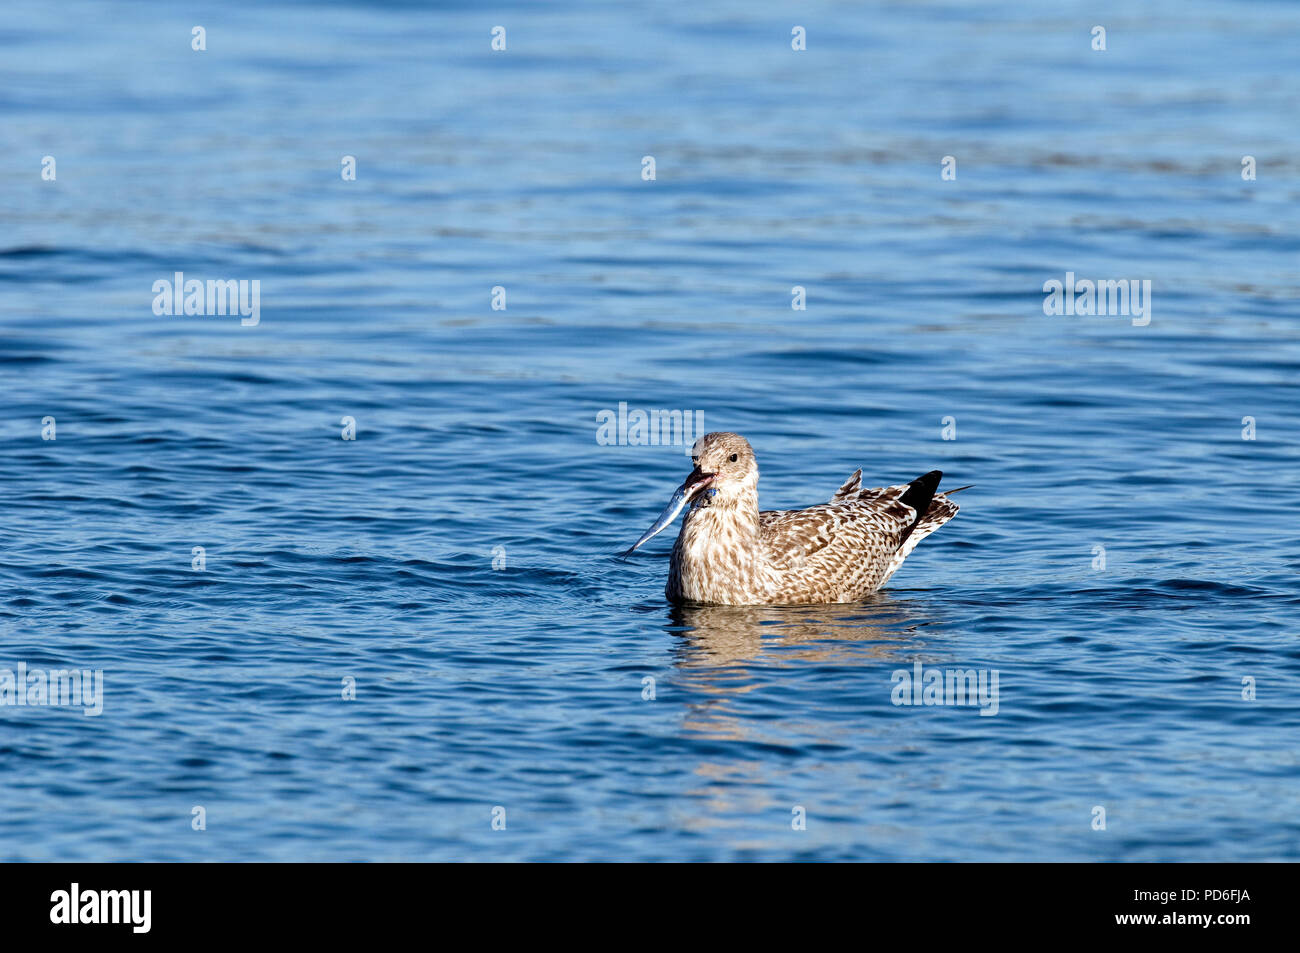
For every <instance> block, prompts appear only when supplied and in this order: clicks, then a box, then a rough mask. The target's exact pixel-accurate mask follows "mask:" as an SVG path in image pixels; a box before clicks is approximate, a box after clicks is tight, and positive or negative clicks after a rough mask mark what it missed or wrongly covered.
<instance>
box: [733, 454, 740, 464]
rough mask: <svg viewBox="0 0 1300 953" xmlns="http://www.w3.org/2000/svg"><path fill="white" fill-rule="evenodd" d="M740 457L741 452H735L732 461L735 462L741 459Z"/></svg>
mask: <svg viewBox="0 0 1300 953" xmlns="http://www.w3.org/2000/svg"><path fill="white" fill-rule="evenodd" d="M739 459H740V454H738V453H733V454H732V455H731V462H732V463H735V462H736V461H737V460H739Z"/></svg>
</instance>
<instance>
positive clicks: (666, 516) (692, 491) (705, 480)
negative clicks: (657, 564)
mask: <svg viewBox="0 0 1300 953" xmlns="http://www.w3.org/2000/svg"><path fill="white" fill-rule="evenodd" d="M715 476H717V474H716V473H701V472H700V468H699V467H696V468H695V469H694V470H692V471H691V475H690V476H688V477H687V478H686V482H685V483H683V484H682V485H681V486H679V487H678V488H677V492H675V493H674V494H673V498H672V499H671V500H669V501H668V506H667V507H665V508H664V511H663V512H662V513H660V514H659V518H658V519H657V520H655V524H654V525H653V526H651V527H650V528H649V529H648V530H646V531H645V534H644V535H643V536H642V537H641V538H640V539H638V540H637V541H636V542H635V543H633V544H632V548H631V549H629V550H628V551H627V552H625V553H624V554H623V556H624V557H627V556H630V555H632V553H634V552H636V551H637V550H638V549H640V548H641V547H642V546H643V545H645V544H646V543H648V542H649V541H650V540H652V539H654V537H656V536H658V535H659V534H660V533H662V532H663V531H664V530H665V529H666V528H667V527H668V524H669V523H671V522H672V521H673V520H675V519H677V514H678V513H680V512H681V511H682V510H684V509H686V507H687V505H688V504H689V503H690V502H691V500H693V499H695V497H696V496H698V495H699V494H700V491H701V490H703V489H704V488H705V487H706V486H708V485H709V484H710V483H712V482H713V478H714V477H715Z"/></svg>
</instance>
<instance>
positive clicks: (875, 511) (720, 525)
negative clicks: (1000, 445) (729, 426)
mask: <svg viewBox="0 0 1300 953" xmlns="http://www.w3.org/2000/svg"><path fill="white" fill-rule="evenodd" d="M691 462H692V463H693V464H694V465H695V468H694V469H693V470H692V471H691V475H690V476H688V477H687V478H686V481H685V482H684V483H683V484H682V485H681V486H680V487H678V488H677V492H676V493H674V494H673V498H672V501H671V502H669V504H668V507H667V509H665V510H664V511H663V513H662V514H661V515H660V517H659V519H658V520H656V521H655V524H654V525H653V526H651V527H650V529H648V530H647V531H646V532H645V534H644V535H643V536H642V537H641V538H640V539H639V540H637V541H636V543H635V544H634V545H633V546H632V548H631V549H629V550H628V551H627V552H625V553H623V556H624V557H626V556H630V555H631V554H632V553H633V552H635V551H636V550H637V549H639V548H640V547H641V546H643V545H644V544H645V543H646V542H648V541H649V540H650V539H651V538H652V537H654V536H656V535H658V534H659V533H660V532H662V531H663V530H664V529H665V528H666V527H667V526H668V524H670V523H671V522H672V521H673V520H674V519H676V518H677V514H678V513H680V512H681V511H682V510H683V509H686V508H687V507H689V511H688V512H687V514H686V518H685V519H684V520H683V521H682V528H681V531H680V532H679V533H678V535H677V543H676V544H675V545H674V546H673V556H672V563H671V565H670V567H669V570H668V585H667V587H666V588H665V589H664V594H665V595H666V596H667V597H668V599H669V600H670V601H672V602H676V603H703V604H707V605H728V606H743V605H807V604H823V603H835V602H856V601H858V600H859V599H862V598H864V597H865V596H868V595H870V594H871V593H873V592H875V591H876V590H877V589H879V588H880V587H881V586H883V585H884V584H885V583H886V582H887V581H888V580H889V577H890V576H892V575H893V574H894V572H895V571H896V570H897V569H898V567H899V566H901V565H902V564H903V560H904V559H906V558H907V556H908V554H909V553H911V552H912V550H913V549H915V548H916V544H917V543H919V542H920V541H921V540H923V539H925V537H927V536H929V535H930V534H931V533H933V532H934V531H935V530H936V529H938V528H939V527H940V526H942V525H943V524H944V523H946V522H948V520H950V519H952V518H953V517H954V516H956V515H957V504H956V503H953V502H952V501H951V500H950V499H948V494H949V493H956V492H958V490H965V489H969V487H964V486H963V487H959V488H958V490H949V491H947V492H946V493H939V492H937V491H938V488H939V480H940V479H941V478H942V477H943V473H942V472H941V471H939V470H931V471H930V472H929V473H926V474H924V475H923V476H919V477H917V478H916V479H915V480H913V481H912V482H910V483H899V484H895V485H894V486H886V487H879V488H876V489H864V488H863V486H862V471H861V470H858V471H857V472H855V473H854V474H853V475H852V476H851V477H849V478H848V480H846V481H845V483H844V485H843V486H841V487H840V488H839V489H838V490H836V491H835V495H834V496H832V497H831V500H830V502H829V503H820V504H818V505H816V506H810V507H807V508H806V509H802V510H759V508H758V463H757V461H756V460H755V459H754V450H753V448H752V447H750V445H749V441H748V440H746V439H745V438H744V437H742V436H740V435H739V434H734V433H708V434H705V435H704V436H702V437H700V439H699V440H697V441H696V442H695V445H694V447H692V448H691Z"/></svg>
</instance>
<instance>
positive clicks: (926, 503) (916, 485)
mask: <svg viewBox="0 0 1300 953" xmlns="http://www.w3.org/2000/svg"><path fill="white" fill-rule="evenodd" d="M942 479H943V471H942V470H931V471H930V472H929V473H926V474H923V475H921V476H919V477H917V478H916V479H915V480H913V481H912V482H911V483H909V484H907V490H906V491H905V492H904V493H903V495H902V496H901V497H900V498H899V502H901V503H902V504H904V505H905V506H910V507H911V508H912V509H914V510H915V511H916V519H914V520H912V525H911V526H909V527H908V528H907V529H906V530H905V531H904V532H903V535H902V537H901V539H900V542H901V541H902V540H905V539H907V537H909V536H911V535H912V530H914V529H916V525H917V524H918V523H920V522H921V520H922V519H923V518H924V517H925V512H926V510H928V509H929V508H930V501H931V500H933V499H934V494H935V491H936V490H938V489H939V481H940V480H942Z"/></svg>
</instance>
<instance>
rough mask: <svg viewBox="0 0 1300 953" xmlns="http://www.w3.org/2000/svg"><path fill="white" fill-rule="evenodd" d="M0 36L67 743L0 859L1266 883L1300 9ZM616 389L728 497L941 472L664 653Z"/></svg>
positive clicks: (39, 603)
mask: <svg viewBox="0 0 1300 953" xmlns="http://www.w3.org/2000/svg"><path fill="white" fill-rule="evenodd" d="M6 13H7V16H6V23H5V24H4V26H3V28H0V53H2V55H0V130H3V131H2V132H0V141H3V145H4V148H3V150H0V171H2V172H3V175H0V207H2V208H3V210H4V211H3V229H2V231H0V309H2V316H3V323H2V325H0V327H2V328H3V334H2V337H0V367H2V370H0V411H2V412H0V440H2V446H3V449H2V451H0V453H2V456H0V499H3V506H0V669H15V668H16V667H17V666H18V664H19V663H25V664H26V665H27V666H28V667H29V668H42V669H54V668H61V667H72V668H79V669H101V670H102V671H103V678H104V698H103V711H102V714H100V715H99V716H94V717H92V716H86V715H85V714H83V713H82V712H81V711H79V710H77V709H75V708H69V707H53V706H48V705H47V706H43V707H40V706H37V707H33V706H24V707H0V859H5V860H127V859H139V860H289V859H312V860H362V859H372V860H454V859H478V860H573V859H606V860H650V859H682V860H688V859H689V860H724V859H818V860H829V859H864V860H903V859H922V860H1015V859H1032V860H1143V861H1147V860H1279V859H1287V860H1297V859H1300V758H1298V757H1297V753H1296V752H1297V743H1296V742H1297V732H1298V731H1300V692H1298V691H1297V688H1298V680H1300V640H1298V636H1300V629H1298V628H1297V614H1298V613H1297V610H1298V609H1300V583H1298V582H1297V579H1298V575H1300V572H1298V571H1300V555H1298V554H1297V544H1296V529H1297V525H1298V524H1297V518H1298V517H1300V480H1298V478H1297V465H1298V464H1300V455H1298V454H1297V449H1298V447H1300V440H1298V439H1297V433H1298V429H1297V428H1298V427H1300V305H1298V304H1297V300H1298V299H1300V267H1298V266H1300V258H1298V257H1297V256H1298V254H1300V224H1298V219H1297V216H1296V212H1295V210H1296V207H1297V202H1298V201H1300V184H1298V183H1300V178H1298V176H1300V142H1298V141H1297V140H1298V134H1297V126H1296V116H1297V107H1298V105H1300V70H1298V69H1297V67H1298V66H1300V6H1298V5H1295V4H1285V3H1269V2H1260V3H1244V2H1242V3H1217V4H1216V3H1196V2H1185V0H1177V2H1175V0H1169V2H1158V3H1152V4H1143V5H1142V9H1141V10H1138V9H1134V8H1133V6H1132V5H1131V4H1126V3H1118V2H1102V3H1097V2H1093V0H1090V2H1087V3H1084V2H1068V3H1058V4H1052V5H1043V6H1041V7H1038V6H1034V5H1024V4H1013V3H1006V4H1001V5H996V4H986V3H965V2H948V3H936V4H881V5H875V4H871V5H868V4H849V3H844V4H826V3H803V4H798V5H796V7H783V6H780V5H775V6H770V5H761V4H754V3H752V2H747V3H738V2H737V3H722V4H694V3H682V4H641V5H629V4H597V3H590V4H588V3H569V4H563V5H546V6H545V7H543V6H540V5H511V4H496V5H494V7H493V9H492V10H491V11H485V10H482V9H480V8H479V7H478V6H477V5H474V4H460V5H458V4H450V5H437V6H429V7H426V6H425V5H420V4H400V3H395V4H391V5H377V4H369V5H367V4H360V3H357V4H343V3H340V4H319V5H318V4H284V5H279V4H273V3H252V2H248V3H236V4H219V5H210V6H195V7H193V8H186V7H185V6H184V5H177V4H161V3H158V4H151V3H141V4H124V5H117V6H114V7H112V8H109V7H105V6H101V5H99V4H88V3H69V4H60V5H58V6H57V7H51V6H49V5H48V4H37V3H32V4H28V3H23V2H18V3H13V4H8V5H7V6H6ZM796 24H797V25H802V26H804V27H805V28H806V31H807V38H808V39H807V46H808V48H807V50H806V51H803V52H795V51H792V50H791V48H790V39H791V28H792V26H794V25H796ZM194 25H202V26H204V28H205V29H206V44H207V49H206V50H205V51H202V52H196V51H194V50H192V49H191V47H190V41H191V28H192V27H193V26H194ZM496 25H504V26H505V27H506V30H507V48H506V50H505V51H504V52H493V51H492V50H491V48H490V45H491V29H492V27H493V26H496ZM1094 25H1104V26H1105V27H1106V28H1107V33H1108V35H1107V50H1106V51H1105V52H1096V51H1093V50H1092V49H1091V46H1090V44H1091V38H1090V35H1089V31H1090V30H1091V28H1092V27H1093V26H1094ZM47 155H49V156H52V157H54V159H55V160H56V176H57V177H56V179H55V180H54V181H47V180H44V179H42V177H41V167H42V159H43V157H44V156H47ZM347 155H350V156H354V157H355V158H356V168H357V176H356V179H355V181H345V180H344V179H343V178H342V176H341V163H342V157H343V156H347ZM1247 155H1250V156H1253V157H1255V159H1256V162H1257V176H1258V177H1257V179H1256V180H1254V181H1246V180H1243V178H1242V175H1241V169H1242V166H1241V162H1242V157H1243V156H1247ZM643 156H653V157H654V158H655V162H656V177H655V179H654V180H653V181H647V180H644V179H643V178H642V157H643ZM944 156H952V157H954V158H955V159H956V162H957V177H956V179H954V180H950V181H946V180H944V179H942V178H941V175H940V171H941V161H942V160H943V157H944ZM176 271H182V272H184V273H185V274H186V276H187V277H192V278H199V279H201V280H202V279H235V280H257V281H259V282H260V288H261V292H260V294H261V304H260V323H259V324H257V325H256V326H250V327H243V326H241V323H240V321H239V319H238V318H237V317H235V318H232V317H230V316H172V315H170V314H164V315H161V316H160V315H156V314H154V312H153V310H152V307H151V304H152V301H153V298H154V292H153V291H152V285H153V283H154V282H155V281H157V280H160V279H171V277H172V275H173V274H174V272H176ZM1067 271H1069V272H1074V273H1075V274H1076V275H1077V276H1079V277H1080V278H1090V279H1144V280H1150V281H1151V282H1152V298H1151V303H1152V307H1151V312H1150V314H1151V321H1150V323H1149V325H1147V326H1144V327H1143V326H1135V325H1134V324H1133V322H1132V321H1131V320H1130V318H1129V317H1125V316H1108V317H1091V316H1070V315H1061V316H1048V315H1045V314H1044V310H1043V297H1044V295H1043V290H1042V288H1043V283H1044V282H1046V281H1049V280H1052V279H1058V280H1061V279H1063V278H1064V276H1065V273H1066V272H1067ZM796 285H799V286H803V287H804V288H805V289H806V294H807V309H806V310H804V311H795V310H793V309H792V307H791V301H792V291H791V289H792V288H793V287H794V286H796ZM497 286H500V287H502V288H504V289H505V292H506V308H505V309H504V310H493V308H492V289H493V288H494V287H497ZM620 402H626V403H627V404H628V405H629V407H630V408H644V409H687V410H691V411H692V412H695V411H698V412H699V413H700V414H701V415H702V418H703V421H704V424H705V427H706V429H710V430H733V431H737V432H740V433H742V434H744V435H746V436H747V437H748V438H749V439H750V441H751V442H752V443H753V445H754V447H755V449H756V452H757V454H758V460H759V464H760V466H761V468H762V473H763V478H762V483H761V494H762V501H763V505H764V506H766V507H768V508H779V507H792V506H803V505H809V504H812V503H816V502H820V501H822V500H824V499H826V498H827V497H828V496H829V494H830V493H831V492H832V491H833V490H834V489H835V487H837V486H838V485H839V484H840V482H841V481H842V480H843V479H844V478H845V477H846V476H848V474H849V473H851V472H852V471H853V470H854V469H855V468H857V467H859V466H861V467H863V468H864V470H865V475H866V479H867V480H868V481H870V482H871V484H872V485H879V484H881V483H893V482H897V481H900V480H906V479H910V478H912V477H914V476H916V475H918V474H920V473H922V472H924V471H927V470H930V469H934V468H939V469H942V470H944V471H945V473H946V477H945V485H949V486H955V485H959V484H963V483H974V484H976V487H975V489H972V490H969V491H967V492H966V493H964V494H962V496H961V498H960V502H961V503H962V505H963V508H962V512H961V514H960V515H959V516H958V517H957V518H956V519H955V520H954V521H952V522H951V523H950V524H948V525H946V526H944V527H943V528H942V529H941V530H939V531H938V532H937V533H936V534H935V535H934V536H932V537H931V538H929V539H927V540H926V541H925V542H923V543H922V544H921V545H920V547H919V548H918V549H917V551H916V552H915V553H914V554H913V555H912V556H911V558H910V559H909V560H908V562H907V564H906V565H905V566H904V568H903V569H902V570H901V571H900V572H899V573H898V575H897V576H895V578H894V579H893V580H892V582H891V583H890V586H889V588H888V590H887V591H885V592H882V593H880V594H878V595H877V596H876V597H873V598H871V599H869V600H867V601H865V602H863V603H861V604H857V605H849V606H826V607H811V608H798V609H780V608H758V609H684V610H674V609H673V608H671V607H670V606H669V605H668V604H667V603H666V602H665V600H664V598H663V595H662V590H663V583H664V578H665V574H666V571H667V554H668V551H669V548H670V546H671V538H672V534H671V533H669V534H666V535H664V536H661V537H660V538H658V539H656V540H655V541H653V542H652V543H650V544H649V545H647V546H646V547H645V549H644V550H643V551H642V552H641V553H638V554H637V555H636V556H634V557H633V558H632V559H630V560H628V561H627V562H626V563H623V562H619V561H618V560H616V559H615V558H614V555H613V554H615V553H617V552H618V551H620V550H622V549H624V548H626V547H627V546H628V545H630V544H631V543H632V542H633V541H634V540H635V539H636V538H637V537H638V536H639V535H640V534H641V532H642V531H643V530H644V529H645V528H646V527H647V526H648V525H649V524H650V522H651V521H652V520H653V519H654V517H655V515H656V514H658V512H659V511H660V509H661V508H662V507H663V505H664V504H665V503H666V502H667V500H668V497H669V495H670V494H671V492H672V490H673V488H674V487H676V486H677V484H678V483H679V482H680V481H681V480H682V478H683V477H684V476H685V474H686V472H687V470H688V468H689V464H688V459H687V457H686V456H685V454H684V452H683V449H682V448H681V447H678V446H606V445H601V444H600V443H598V442H597V439H596V418H597V415H598V414H600V412H601V411H602V410H616V409H617V407H618V405H619V403H620ZM47 416H48V417H53V418H54V419H55V427H56V430H55V434H54V436H55V439H54V440H46V439H42V420H43V419H44V418H45V417H47ZM344 417H352V418H353V419H354V420H355V426H356V433H355V437H356V439H355V440H344V439H342V432H343V424H342V421H343V418H344ZM1246 417H1250V418H1253V420H1254V421H1255V428H1256V429H1255V435H1254V439H1243V428H1244V427H1245V426H1247V425H1246V424H1244V423H1243V418H1246ZM945 418H952V421H951V422H950V424H949V427H948V434H947V436H953V435H954V434H953V428H955V439H945V432H944V431H945ZM197 546H201V547H204V551H205V556H206V564H205V568H203V569H202V570H196V569H194V568H192V560H193V558H194V556H193V555H192V553H193V549H194V547H197ZM1098 547H1102V549H1098ZM1103 557H1104V568H1102V566H1103V562H1102V558H1103ZM494 563H495V568H494ZM918 661H919V662H920V663H921V664H922V665H923V666H924V667H927V668H941V669H949V668H960V669H974V670H980V671H984V672H986V673H987V672H991V671H993V670H996V671H997V672H998V674H999V685H1000V701H999V706H998V712H997V714H996V715H995V716H992V717H987V716H981V715H980V714H979V709H978V708H975V707H969V706H966V707H962V706H919V707H918V706H898V705H895V704H893V702H892V700H891V693H892V690H893V682H892V676H893V673H894V672H896V671H898V670H908V671H911V670H912V667H913V665H914V663H916V662H918ZM647 678H651V679H653V687H654V692H653V695H654V697H653V699H650V698H646V697H643V693H644V694H646V695H648V694H650V692H649V690H648V688H647V686H648V685H650V684H651V683H648V682H644V681H643V680H645V679H647ZM1243 679H1253V680H1254V686H1255V692H1256V695H1255V697H1254V699H1253V700H1246V699H1244V698H1243V691H1244V689H1245V687H1246V686H1245V685H1243ZM346 684H351V685H354V686H355V698H354V699H351V700H345V699H344V698H343V695H344V692H345V688H344V686H345V685H346ZM1247 694H1249V693H1248V692H1247ZM198 807H201V808H203V812H202V813H203V817H204V818H205V823H206V828H205V829H203V830H195V829H194V824H195V816H196V815H195V808H198ZM496 808H502V809H503V812H502V811H497V812H496V814H497V816H498V817H501V816H503V817H504V820H505V826H504V829H494V827H493V817H494V809H496ZM1096 808H1104V810H1105V820H1106V828H1105V830H1097V829H1094V823H1095V821H1094V817H1096V816H1097V815H1096V811H1095V809H1096ZM800 811H802V812H803V815H804V816H805V817H806V829H804V830H796V829H794V828H795V826H796V825H795V824H794V823H793V822H794V821H796V820H797V819H798V817H799V812H800ZM498 826H500V825H499V824H498Z"/></svg>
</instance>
